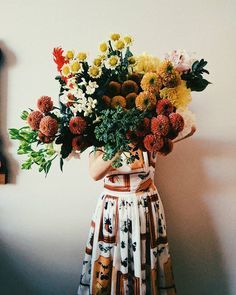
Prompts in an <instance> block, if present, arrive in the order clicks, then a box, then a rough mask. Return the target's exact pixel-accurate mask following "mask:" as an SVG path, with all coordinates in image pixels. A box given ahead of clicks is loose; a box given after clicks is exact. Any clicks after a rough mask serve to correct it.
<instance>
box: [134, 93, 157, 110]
mask: <svg viewBox="0 0 236 295" xmlns="http://www.w3.org/2000/svg"><path fill="white" fill-rule="evenodd" d="M156 103H157V99H156V96H155V95H154V94H153V93H151V92H148V91H143V92H140V93H139V95H138V96H137V97H136V99H135V105H136V108H137V109H139V110H141V111H145V110H152V109H154V108H155V106H156Z"/></svg>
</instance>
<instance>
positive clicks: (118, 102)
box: [111, 95, 126, 108]
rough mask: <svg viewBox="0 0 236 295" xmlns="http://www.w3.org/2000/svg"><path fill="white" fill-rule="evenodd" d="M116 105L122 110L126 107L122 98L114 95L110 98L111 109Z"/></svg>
mask: <svg viewBox="0 0 236 295" xmlns="http://www.w3.org/2000/svg"><path fill="white" fill-rule="evenodd" d="M118 105H120V106H121V107H122V108H125V107H126V100H125V98H124V97H123V96H121V95H116V96H114V97H113V98H112V100H111V107H112V108H115V107H117V106H118Z"/></svg>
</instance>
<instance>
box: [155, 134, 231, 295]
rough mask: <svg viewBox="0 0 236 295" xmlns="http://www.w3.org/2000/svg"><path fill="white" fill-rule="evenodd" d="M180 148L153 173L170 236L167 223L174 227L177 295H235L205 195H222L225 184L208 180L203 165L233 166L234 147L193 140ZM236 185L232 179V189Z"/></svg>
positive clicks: (171, 239)
mask: <svg viewBox="0 0 236 295" xmlns="http://www.w3.org/2000/svg"><path fill="white" fill-rule="evenodd" d="M178 144H179V143H177V144H175V146H174V148H175V149H176V150H175V152H174V153H173V154H170V155H169V156H168V157H169V159H168V160H167V159H164V158H158V159H157V163H156V174H155V180H157V181H155V182H156V184H157V187H158V191H159V193H160V196H161V199H162V201H163V205H164V208H168V210H166V211H170V212H171V213H170V214H168V213H167V212H166V218H167V231H168V223H170V224H171V230H170V229H169V234H168V237H169V241H171V242H170V252H171V253H173V269H174V275H175V277H176V286H177V292H179V294H181V295H189V294H191V295H199V294H201V295H209V294H214V295H222V294H225V295H231V293H230V289H229V286H228V278H227V275H226V274H227V271H226V269H225V263H224V260H223V257H222V254H223V253H222V252H223V249H222V248H221V245H220V242H219V240H218V237H217V236H218V235H219V229H218V228H216V225H215V224H214V223H213V220H212V217H211V214H210V212H209V211H208V208H207V202H206V201H207V199H206V197H207V196H208V197H210V196H214V195H219V191H221V190H222V187H223V184H221V183H219V182H217V181H216V180H215V179H211V178H210V176H209V175H205V174H204V167H203V165H204V161H205V160H206V159H208V160H209V159H210V160H213V161H214V163H218V161H219V159H220V158H221V157H222V156H224V157H227V158H228V157H230V159H231V161H232V160H233V159H235V158H236V147H235V145H234V146H233V145H230V144H229V143H227V144H226V143H222V144H221V143H220V142H213V141H210V142H208V141H204V140H197V141H196V140H194V139H192V138H191V140H190V141H189V142H187V140H186V142H185V143H184V142H182V143H181V144H180V145H179V146H177V145H178ZM216 165H217V164H216ZM217 168H219V169H220V166H219V165H217ZM219 174H220V173H219ZM219 178H220V176H219ZM230 185H231V183H230ZM234 186H235V185H234V183H233V180H232V188H233V187H234ZM204 199H205V201H204ZM172 245H173V246H172Z"/></svg>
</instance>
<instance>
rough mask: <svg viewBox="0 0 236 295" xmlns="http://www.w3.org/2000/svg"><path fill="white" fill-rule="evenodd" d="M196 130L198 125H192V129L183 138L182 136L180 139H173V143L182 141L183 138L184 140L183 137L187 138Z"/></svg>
mask: <svg viewBox="0 0 236 295" xmlns="http://www.w3.org/2000/svg"><path fill="white" fill-rule="evenodd" d="M196 130H197V127H196V126H195V125H192V127H191V131H190V132H189V133H188V134H186V135H185V136H184V137H182V138H180V139H177V140H172V142H173V143H176V142H178V141H181V140H183V139H186V138H187V137H190V136H192V135H193V134H194V133H195V131H196Z"/></svg>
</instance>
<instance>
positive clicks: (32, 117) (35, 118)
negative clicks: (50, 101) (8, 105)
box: [27, 111, 43, 130]
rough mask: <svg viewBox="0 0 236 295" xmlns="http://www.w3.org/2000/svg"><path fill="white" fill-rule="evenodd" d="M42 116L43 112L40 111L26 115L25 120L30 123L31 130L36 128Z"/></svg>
mask: <svg viewBox="0 0 236 295" xmlns="http://www.w3.org/2000/svg"><path fill="white" fill-rule="evenodd" d="M42 118H43V114H42V113H41V112H40V111H33V112H31V113H30V114H29V115H28V117H27V122H28V124H29V125H30V128H31V129H33V130H38V129H39V124H40V121H41V120H42Z"/></svg>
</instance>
